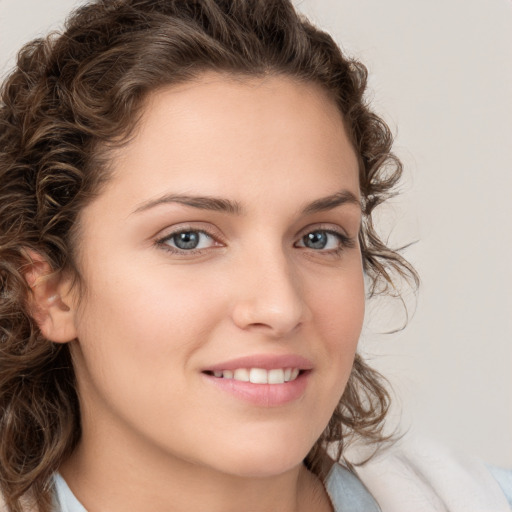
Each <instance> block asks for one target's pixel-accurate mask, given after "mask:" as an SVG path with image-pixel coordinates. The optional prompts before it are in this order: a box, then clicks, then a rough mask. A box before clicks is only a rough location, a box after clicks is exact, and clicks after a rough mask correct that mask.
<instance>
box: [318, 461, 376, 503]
mask: <svg viewBox="0 0 512 512" xmlns="http://www.w3.org/2000/svg"><path fill="white" fill-rule="evenodd" d="M324 485H325V489H326V491H327V493H328V494H329V498H330V499H331V502H332V504H333V506H334V510H335V512H338V511H343V510H351V511H353V512H359V511H361V512H380V508H379V506H378V505H377V502H376V501H375V499H374V498H373V496H372V495H371V494H370V492H369V491H368V489H367V488H366V486H365V485H364V484H363V483H362V482H361V480H360V479H359V478H358V477H357V475H356V474H355V473H353V472H352V471H350V470H349V469H348V468H346V467H344V466H342V465H341V464H337V463H335V464H333V465H332V467H331V469H330V470H329V473H328V474H327V477H326V478H325V481H324Z"/></svg>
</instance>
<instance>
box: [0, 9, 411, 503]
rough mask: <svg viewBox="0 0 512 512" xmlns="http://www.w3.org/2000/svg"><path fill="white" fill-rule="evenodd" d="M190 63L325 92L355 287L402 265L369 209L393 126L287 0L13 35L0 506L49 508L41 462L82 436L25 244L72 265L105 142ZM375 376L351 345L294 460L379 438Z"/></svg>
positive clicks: (393, 178)
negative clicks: (336, 392) (355, 199)
mask: <svg viewBox="0 0 512 512" xmlns="http://www.w3.org/2000/svg"><path fill="white" fill-rule="evenodd" d="M204 71H218V72H222V73H229V74H234V75H246V76H259V75H263V74H268V73H271V74H282V75H286V76H290V77H293V78H294V79H296V80H300V81H306V82H314V83H317V84H320V85H321V86H322V87H323V88H324V90H326V91H328V92H329V93H330V94H331V95H332V97H333V98H334V99H335V101H336V103H337V105H338V107H339V109H340V111H341V113H342V115H343V119H344V121H345V124H346V128H347V132H348V134H349V137H350V140H351V142H352V144H353V146H354V148H355V151H356V153H357V155H358V158H359V172H360V189H361V195H362V198H363V199H362V201H363V204H362V207H363V223H362V227H361V230H360V234H359V240H360V244H361V250H362V257H363V262H364V270H365V273H366V275H367V276H368V277H369V278H370V282H371V283H372V285H371V287H370V289H369V295H370V296H371V295H375V294H381V293H387V292H390V291H393V290H394V285H393V283H394V281H395V278H396V276H397V275H399V276H401V277H405V278H407V279H408V280H409V281H412V282H413V283H416V284H417V276H416V273H415V272H414V269H413V268H412V267H411V266H410V265H409V264H408V263H407V262H406V261H405V260H404V259H403V258H402V257H401V256H400V255H399V253H398V252H396V251H394V250H392V249H390V248H388V247H387V246H386V244H385V243H384V242H383V241H381V239H380V238H379V236H378V235H377V233H376V231H375V229H374V225H373V222H372V212H373V211H374V209H375V207H376V206H378V205H379V204H380V203H382V202H383V201H385V200H386V199H387V198H389V197H390V196H391V195H393V193H394V189H395V185H396V184H397V183H398V181H399V179H400V176H401V173H402V167H401V164H400V162H399V160H398V159H397V158H396V157H395V156H394V155H393V154H392V153H391V145H392V135H391V133H390V130H389V129H388V127H387V126H386V124H385V123H384V122H383V121H382V120H381V119H380V118H379V117H378V116H376V115H375V114H374V113H373V112H371V110H370V109H369V107H368V105H367V104H366V102H365V99H364V97H363V94H364V92H365V88H366V82H367V71H366V68H365V67H364V66H363V65H362V64H361V63H359V62H357V61H355V60H351V59H350V58H347V57H346V56H344V55H343V54H342V52H341V51H340V49H339V48H338V46H337V45H336V43H335V42H334V41H333V39H332V38H331V37H330V36H329V35H328V34H326V33H325V32H323V31H321V30H319V29H317V28H316V27H314V26H313V25H312V24H311V23H310V22H309V21H308V20H307V19H305V18H304V17H303V16H301V15H299V14H298V13H297V12H296V11H295V10H294V8H293V6H292V3H291V2H290V1H289V0H272V1H268V0H190V1H183V0H182V1H180V0H96V1H94V2H91V3H89V4H88V5H86V6H84V7H81V8H80V9H78V10H77V11H75V12H74V13H73V14H72V16H71V17H70V18H69V19H68V21H67V23H66V26H65V31H64V32H63V33H62V34H60V35H59V34H51V35H50V36H48V37H47V38H45V39H37V40H35V41H32V42H31V43H29V44H27V45H26V46H24V48H23V49H22V50H21V51H20V52H19V55H18V60H17V65H16V67H15V69H14V70H13V72H12V73H11V74H10V76H8V78H7V79H6V80H5V82H4V83H3V86H2V89H1V98H0V489H1V492H2V493H3V495H4V499H5V501H6V505H7V508H8V510H9V511H10V512H19V511H21V510H23V500H24V498H25V497H27V496H29V497H30V498H31V500H32V501H33V503H35V504H36V505H35V506H36V508H37V509H38V510H39V511H40V512H47V511H49V510H50V509H51V500H52V486H51V482H52V479H51V478H52V474H53V473H54V472H55V471H57V470H58V468H59V466H60V464H61V463H62V461H63V460H65V459H66V458H67V457H68V456H69V455H70V453H71V452H72V451H73V449H74V448H75V446H76V445H77V442H78V441H79V439H80V433H81V430H80V409H79V400H78V396H77V392H76V386H75V384H76V383H75V376H74V370H73V365H72V361H71V356H70V351H69V348H68V345H67V344H55V343H52V342H50V341H48V340H46V339H44V338H43V336H42V335H41V333H40V331H39V329H38V326H37V324H36V322H35V321H34V319H33V318H32V317H31V314H30V311H29V308H28V297H29V294H30V293H31V290H30V288H29V286H28V285H27V282H26V279H25V277H24V269H26V266H27V264H29V263H30V261H31V260H30V257H29V254H30V251H33V252H35V253H37V254H39V255H40V256H41V257H42V258H44V259H45V260H46V261H47V262H48V263H49V264H50V266H51V268H52V270H53V271H54V272H55V273H60V272H70V273H71V274H72V275H73V276H75V277H76V284H77V285H80V274H79V271H78V269H77V265H76V264H75V262H76V254H77V245H78V240H77V233H78V232H77V228H78V226H77V222H76V219H77V216H78V214H79V212H80V211H81V210H82V209H83V208H84V206H86V205H87V204H88V203H89V202H90V201H91V199H92V198H93V197H95V195H97V194H99V193H100V192H101V187H102V184H103V183H105V182H106V181H107V180H108V178H109V171H108V153H107V152H105V151H103V150H104V149H105V148H108V147H109V146H110V145H112V144H114V143H116V144H118V143H119V141H120V140H126V137H127V136H128V135H129V134H130V133H131V131H132V130H133V128H134V126H135V125H136V123H137V119H138V118H139V116H140V110H141V105H142V104H143V100H144V98H145V97H146V96H147V95H148V93H149V92H151V91H153V90H155V89H156V88H158V87H161V86H164V85H172V84H178V83H182V82H185V81H187V80H191V79H193V78H195V77H197V76H198V75H199V74H201V73H202V72H204ZM389 401H390V398H389V394H388V392H387V391H386V387H385V384H384V381H383V379H382V378H381V377H380V375H379V374H378V373H377V372H376V371H375V370H373V369H372V368H370V367H369V366H368V365H367V364H366V363H365V362H364V361H363V359H362V358H361V357H360V356H356V360H355V364H354V367H353V371H352V374H351V376H350V379H349V382H348V385H347V387H346V390H345V392H344V394H343V396H342V398H341V401H340V403H339V405H338V407H337V409H336V411H335V412H334V414H333V416H332V418H331V421H330V422H329V425H328V426H327V428H326V429H325V431H324V433H323V435H322V437H321V438H320V439H319V440H318V442H317V443H316V445H315V446H314V447H313V449H312V450H311V452H310V454H309V456H308V458H307V459H306V461H305V462H306V465H307V466H308V467H309V468H310V469H312V470H313V471H315V472H317V473H320V471H321V469H320V464H319V453H320V450H321V449H323V448H324V447H325V446H326V444H327V443H330V442H337V443H338V447H339V453H338V455H339V456H341V454H342V450H343V447H344V443H346V441H347V439H349V438H354V436H355V437H360V438H363V439H365V440H367V441H368V440H369V441H372V442H378V441H381V440H382V439H383V434H382V425H383V420H384V418H385V416H386V412H387V410H388V407H389Z"/></svg>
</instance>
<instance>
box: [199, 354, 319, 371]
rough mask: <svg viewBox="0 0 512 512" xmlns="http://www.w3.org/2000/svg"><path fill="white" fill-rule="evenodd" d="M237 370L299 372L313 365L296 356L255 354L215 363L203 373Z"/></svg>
mask: <svg viewBox="0 0 512 512" xmlns="http://www.w3.org/2000/svg"><path fill="white" fill-rule="evenodd" d="M237 368H262V369H263V370H274V369H278V368H298V369H299V370H312V369H313V363H312V362H311V361H310V360H309V359H306V358H305V357H302V356H299V355H296V354H282V355H275V354H256V355H252V356H244V357H238V358H236V359H230V360H229V361H224V362H221V363H215V364H213V365H211V366H208V367H207V368H203V370H202V371H203V372H214V371H222V370H236V369H237Z"/></svg>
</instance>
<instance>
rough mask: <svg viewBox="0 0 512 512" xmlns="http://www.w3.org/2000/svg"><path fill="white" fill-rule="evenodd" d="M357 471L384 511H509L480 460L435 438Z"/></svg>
mask: <svg viewBox="0 0 512 512" xmlns="http://www.w3.org/2000/svg"><path fill="white" fill-rule="evenodd" d="M357 473H358V475H359V477H360V479H361V480H362V481H363V482H364V484H365V485H366V487H367V488H368V489H369V490H370V492H371V493H372V495H373V496H374V497H375V499H376V500H377V502H378V503H379V505H380V507H381V508H382V511H383V512H388V511H392V512H410V510H415V512H435V511H439V512H442V511H443V512H444V511H446V510H450V511H452V512H481V511H484V510H485V511H486V512H510V507H509V504H508V502H507V499H506V497H505V494H504V492H503V490H502V489H501V487H500V485H499V484H498V482H497V480H496V479H495V478H494V477H493V475H492V474H491V472H490V471H489V469H488V468H487V467H486V466H485V465H484V464H483V463H482V462H481V461H479V460H478V459H475V458H471V457H467V456H462V455H461V454H458V453H456V452H454V451H452V450H449V449H446V448H444V447H441V446H440V445H438V444H436V443H434V442H432V441H430V440H425V439H415V440H414V441H407V442H400V443H397V444H396V445H394V446H393V447H392V448H390V449H388V450H385V451H383V452H382V453H380V454H379V455H378V456H376V457H375V458H373V459H371V461H370V462H368V463H366V464H364V465H362V466H360V467H358V468H357ZM397 496H399V499H397Z"/></svg>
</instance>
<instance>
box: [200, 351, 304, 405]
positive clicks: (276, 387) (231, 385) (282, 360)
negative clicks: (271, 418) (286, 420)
mask: <svg viewBox="0 0 512 512" xmlns="http://www.w3.org/2000/svg"><path fill="white" fill-rule="evenodd" d="M237 368H262V369H264V370H272V369H277V368H299V370H301V372H300V374H299V376H298V377H297V378H296V379H295V380H293V381H289V382H285V383H284V384H253V383H252V382H243V381H238V380H235V379H224V378H219V377H215V376H213V374H212V373H213V372H214V371H222V370H236V369H237ZM312 370H313V364H312V362H311V361H310V360H309V359H306V358H305V357H302V356H298V355H294V354H287V355H273V354H259V355H253V356H245V357H239V358H237V359H231V360H229V361H225V362H222V363H216V364H214V365H212V366H208V367H207V368H205V369H204V370H203V371H202V377H203V378H204V379H205V380H206V382H207V383H208V384H211V385H213V386H215V388H216V389H218V390H220V391H221V392H223V393H227V394H229V395H231V396H233V397H235V398H236V399H238V400H241V401H243V402H246V403H249V404H252V405H255V406H258V407H266V408H269V407H279V406H284V405H287V404H290V403H293V402H296V401H298V400H300V399H301V397H302V396H303V395H304V393H305V392H306V388H307V385H308V382H309V378H310V375H311V372H312Z"/></svg>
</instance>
